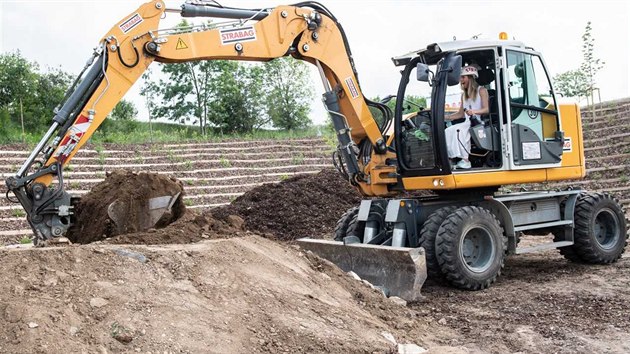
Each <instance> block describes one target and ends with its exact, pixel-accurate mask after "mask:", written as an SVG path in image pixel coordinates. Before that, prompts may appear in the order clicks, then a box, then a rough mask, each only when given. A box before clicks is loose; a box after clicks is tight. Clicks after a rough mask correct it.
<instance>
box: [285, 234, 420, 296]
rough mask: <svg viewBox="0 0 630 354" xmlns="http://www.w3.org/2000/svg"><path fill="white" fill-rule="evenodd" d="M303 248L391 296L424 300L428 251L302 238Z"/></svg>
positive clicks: (299, 240)
mask: <svg viewBox="0 0 630 354" xmlns="http://www.w3.org/2000/svg"><path fill="white" fill-rule="evenodd" d="M297 242H298V244H299V245H300V247H302V248H303V249H305V250H308V251H311V252H313V253H314V254H316V255H318V256H320V257H322V258H324V259H327V260H329V261H331V262H332V263H334V264H335V265H337V266H338V267H339V268H341V269H342V270H343V271H345V272H350V271H352V272H354V273H356V274H357V275H358V276H359V277H360V278H361V279H365V280H367V281H368V282H370V283H371V284H372V285H374V286H378V287H380V288H381V289H383V291H384V292H385V293H386V294H387V295H388V296H398V297H400V298H402V299H404V300H406V301H417V300H419V299H421V298H422V296H421V295H420V289H421V288H422V284H424V281H425V280H426V279H427V267H426V259H425V256H424V248H422V247H419V248H406V247H389V246H378V245H368V244H362V243H352V244H344V243H343V242H340V241H329V240H316V239H312V238H301V239H298V240H297Z"/></svg>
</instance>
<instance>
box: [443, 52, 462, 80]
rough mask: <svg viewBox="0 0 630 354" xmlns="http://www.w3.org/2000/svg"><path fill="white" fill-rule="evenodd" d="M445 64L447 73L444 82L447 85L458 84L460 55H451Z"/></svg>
mask: <svg viewBox="0 0 630 354" xmlns="http://www.w3.org/2000/svg"><path fill="white" fill-rule="evenodd" d="M445 64H446V65H445V67H446V70H447V73H448V77H447V79H446V84H447V85H448V86H455V85H457V84H459V76H460V74H461V72H462V56H461V55H453V56H452V57H450V58H449V60H448V62H447V63H445Z"/></svg>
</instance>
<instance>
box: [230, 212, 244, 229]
mask: <svg viewBox="0 0 630 354" xmlns="http://www.w3.org/2000/svg"><path fill="white" fill-rule="evenodd" d="M227 222H228V223H229V224H230V226H232V227H234V228H236V229H239V230H242V229H243V224H244V223H245V220H243V218H241V217H240V216H238V215H229V216H228V217H227Z"/></svg>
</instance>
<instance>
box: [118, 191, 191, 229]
mask: <svg viewBox="0 0 630 354" xmlns="http://www.w3.org/2000/svg"><path fill="white" fill-rule="evenodd" d="M180 195H181V193H177V194H174V195H163V196H159V197H153V198H150V199H148V201H147V202H146V203H134V202H133V200H129V199H116V200H115V201H114V202H112V203H111V204H109V206H108V207H107V215H108V216H109V218H110V219H111V220H112V221H113V222H114V224H115V225H116V227H115V228H116V232H115V234H124V233H129V232H137V231H146V230H148V229H151V228H153V227H156V226H165V225H166V224H168V223H169V221H170V220H171V219H172V218H173V215H172V208H173V205H174V204H175V202H176V201H177V199H178V198H179V196H180ZM161 224H164V225H161Z"/></svg>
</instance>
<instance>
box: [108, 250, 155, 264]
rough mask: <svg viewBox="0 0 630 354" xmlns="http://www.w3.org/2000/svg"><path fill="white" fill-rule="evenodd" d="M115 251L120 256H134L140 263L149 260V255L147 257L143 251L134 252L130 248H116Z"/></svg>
mask: <svg viewBox="0 0 630 354" xmlns="http://www.w3.org/2000/svg"><path fill="white" fill-rule="evenodd" d="M114 253H116V254H117V255H119V256H123V257H129V258H133V259H135V260H137V261H138V262H140V263H146V262H148V261H149V260H148V259H147V257H145V256H144V255H143V254H142V253H138V252H132V251H129V250H124V249H115V250H114Z"/></svg>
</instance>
